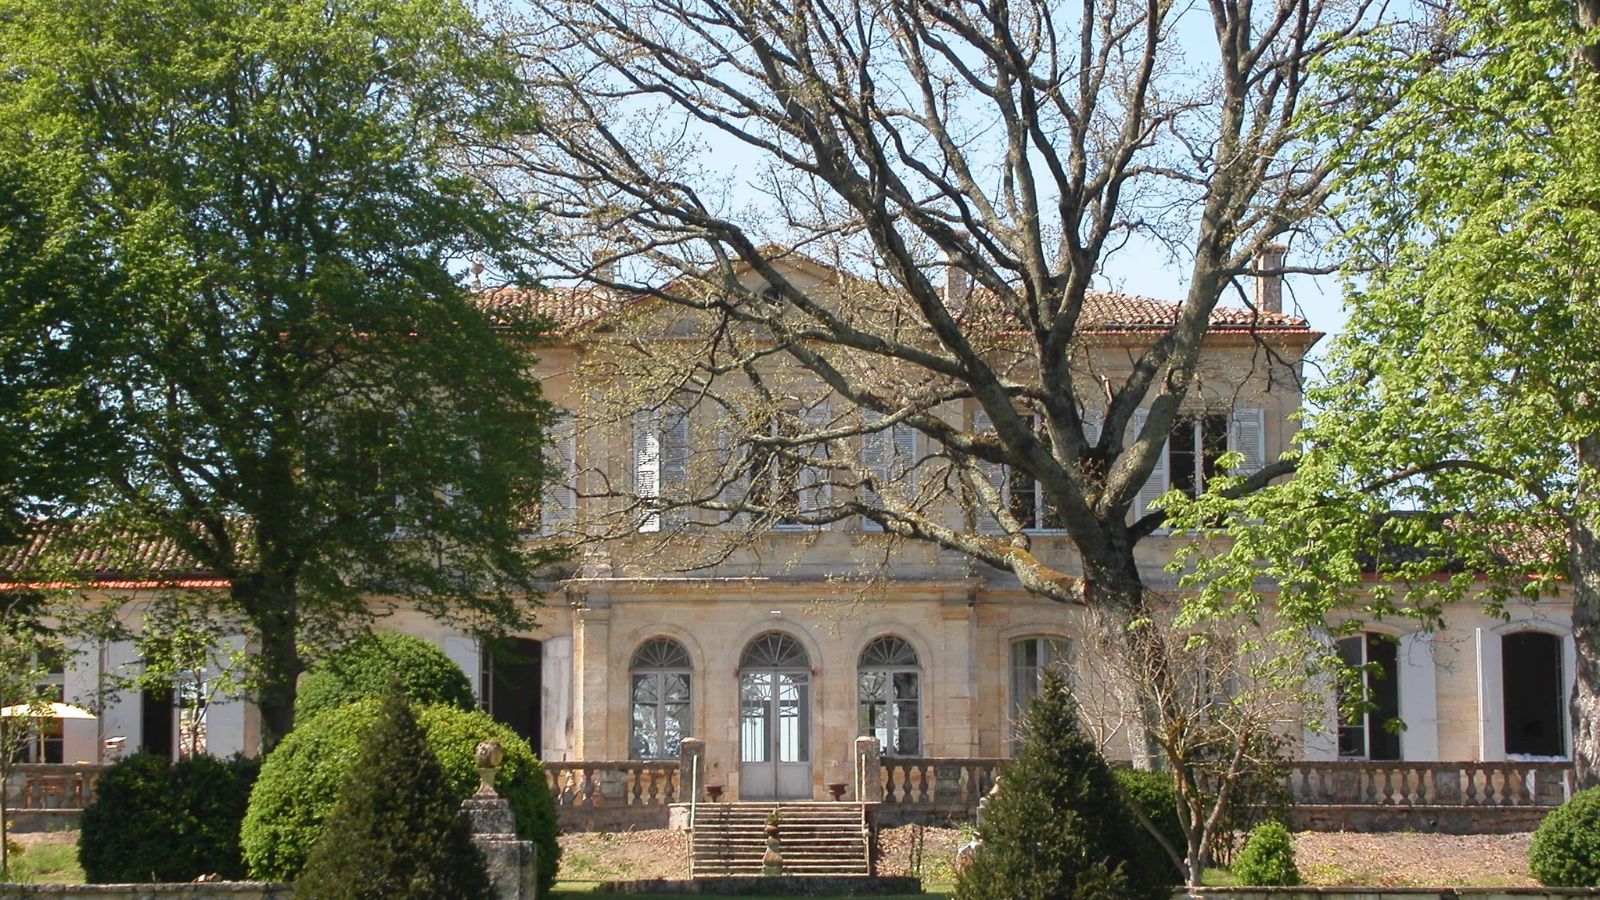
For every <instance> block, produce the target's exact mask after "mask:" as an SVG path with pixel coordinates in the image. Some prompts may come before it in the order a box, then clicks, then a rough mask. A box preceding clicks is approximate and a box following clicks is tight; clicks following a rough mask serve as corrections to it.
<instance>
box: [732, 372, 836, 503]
mask: <svg viewBox="0 0 1600 900" xmlns="http://www.w3.org/2000/svg"><path fill="white" fill-rule="evenodd" d="M828 422H829V419H828V403H827V401H826V400H824V401H821V402H818V403H815V404H813V405H811V406H808V407H805V408H803V409H793V410H785V411H784V412H783V413H782V414H780V415H776V416H773V417H772V420H771V422H770V423H769V425H768V428H769V433H770V434H771V435H772V436H773V437H783V438H796V437H800V436H801V435H807V434H815V433H817V432H820V431H822V430H823V429H825V428H827V427H828ZM831 455H832V448H831V447H830V445H829V442H827V441H809V442H806V443H803V444H800V445H799V446H794V447H785V448H781V449H778V448H774V449H772V450H767V451H759V450H758V451H757V452H755V453H752V454H751V459H752V463H751V464H752V467H753V471H754V474H755V476H756V478H757V479H758V480H757V481H756V482H755V484H754V485H753V486H752V488H751V492H750V493H751V499H752V501H753V502H754V503H756V504H757V505H764V506H767V507H769V508H771V509H772V510H773V511H774V513H776V515H775V517H774V522H773V527H774V528H776V529H778V530H780V531H793V530H797V529H804V528H813V527H817V526H816V525H814V524H813V522H811V521H807V517H808V516H814V515H816V514H817V513H820V512H822V511H823V510H824V509H826V507H827V505H828V503H829V501H830V500H831V498H832V483H831V478H830V472H829V470H828V468H827V466H826V461H827V460H828V459H829V458H830V457H831Z"/></svg>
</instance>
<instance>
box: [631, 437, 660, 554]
mask: <svg viewBox="0 0 1600 900" xmlns="http://www.w3.org/2000/svg"><path fill="white" fill-rule="evenodd" d="M633 495H634V496H635V497H637V498H638V499H639V504H640V506H641V507H642V508H643V509H645V510H649V509H650V508H651V507H653V506H655V504H656V500H657V499H658V498H660V496H661V432H660V421H659V419H658V418H657V416H656V412H655V410H652V409H641V410H639V411H637V412H635V413H634V414H633ZM639 530H640V531H647V532H654V531H660V530H661V514H660V513H656V512H645V513H644V514H643V515H641V516H640V518H639Z"/></svg>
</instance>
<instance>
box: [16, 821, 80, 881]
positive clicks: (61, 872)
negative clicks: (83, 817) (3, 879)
mask: <svg viewBox="0 0 1600 900" xmlns="http://www.w3.org/2000/svg"><path fill="white" fill-rule="evenodd" d="M12 841H13V844H12V848H11V849H12V853H11V872H10V876H9V879H8V880H10V881H12V882H15V883H18V884H82V883H83V866H80V865H78V833H77V832H76V831H57V832H51V833H45V834H24V835H13V836H12ZM19 847H20V848H21V850H22V852H21V853H18V852H16V851H17V848H19Z"/></svg>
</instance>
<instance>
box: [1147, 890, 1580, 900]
mask: <svg viewBox="0 0 1600 900" xmlns="http://www.w3.org/2000/svg"><path fill="white" fill-rule="evenodd" d="M1578 897H1586V898H1587V897H1600V887H1195V889H1189V890H1179V892H1178V894H1173V900H1568V898H1578Z"/></svg>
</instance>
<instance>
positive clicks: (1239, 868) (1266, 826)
mask: <svg viewBox="0 0 1600 900" xmlns="http://www.w3.org/2000/svg"><path fill="white" fill-rule="evenodd" d="M1233 877H1234V878H1237V879H1238V880H1239V883H1240V884H1241V885H1246V886H1248V887H1295V886H1296V885H1298V884H1300V869H1299V868H1298V867H1297V866H1296V865H1295V864H1294V838H1293V837H1292V836H1291V835H1290V834H1289V829H1287V828H1285V827H1283V823H1282V822H1275V821H1274V822H1262V823H1261V824H1260V825H1257V826H1256V827H1255V828H1253V829H1251V831H1250V839H1249V840H1247V841H1245V842H1244V849H1243V850H1240V851H1239V858H1238V859H1236V860H1234V861H1233Z"/></svg>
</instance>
